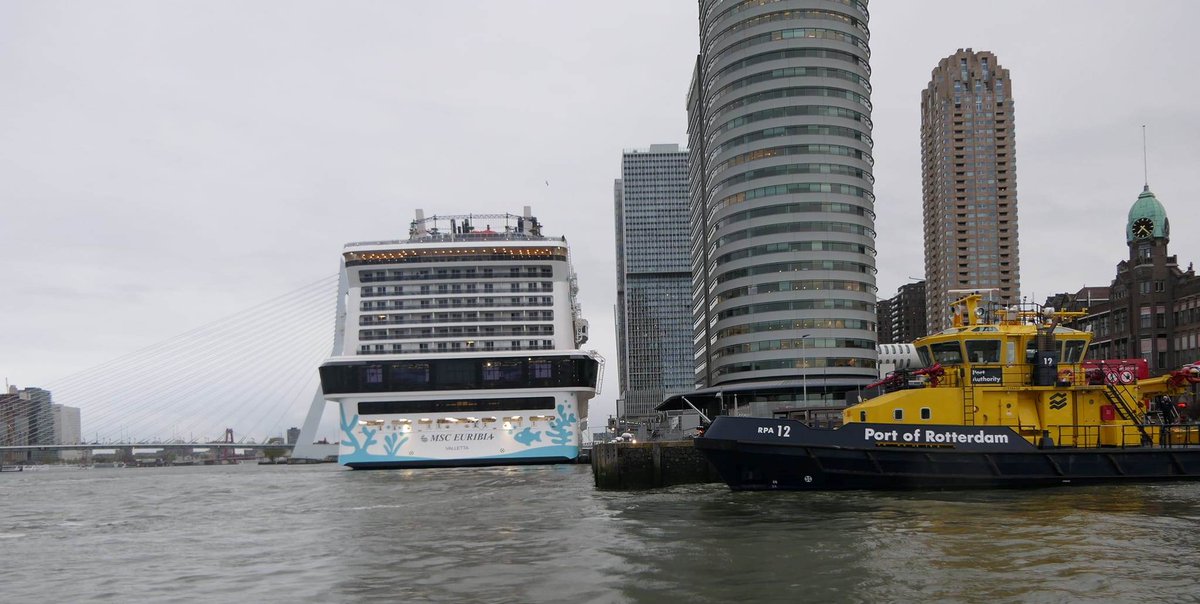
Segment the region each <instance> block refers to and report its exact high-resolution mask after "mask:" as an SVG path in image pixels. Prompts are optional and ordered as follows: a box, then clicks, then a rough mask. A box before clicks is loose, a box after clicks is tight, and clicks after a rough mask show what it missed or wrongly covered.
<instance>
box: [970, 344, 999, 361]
mask: <svg viewBox="0 0 1200 604" xmlns="http://www.w3.org/2000/svg"><path fill="white" fill-rule="evenodd" d="M966 344H967V360H969V361H971V362H972V363H999V362H1000V340H967V342H966Z"/></svg>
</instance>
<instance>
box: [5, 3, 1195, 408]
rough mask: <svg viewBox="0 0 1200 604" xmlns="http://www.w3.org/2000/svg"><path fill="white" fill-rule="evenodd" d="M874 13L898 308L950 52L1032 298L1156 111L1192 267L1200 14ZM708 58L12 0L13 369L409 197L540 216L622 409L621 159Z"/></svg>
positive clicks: (691, 27)
mask: <svg viewBox="0 0 1200 604" xmlns="http://www.w3.org/2000/svg"><path fill="white" fill-rule="evenodd" d="M870 9H871V13H872V16H871V23H870V25H871V30H872V40H871V46H872V52H873V56H872V67H873V71H874V72H873V76H872V83H873V85H874V95H873V101H874V104H875V109H874V120H875V129H874V138H875V159H876V170H875V176H876V179H877V180H876V185H875V192H876V195H877V198H878V200H877V210H878V230H879V238H878V249H879V257H878V266H879V270H880V272H879V277H878V279H879V285H880V294H881V296H890V295H892V294H893V293H894V292H895V289H896V287H897V286H899V285H901V284H903V283H905V282H906V281H907V278H908V277H909V276H912V277H920V276H921V275H922V273H923V268H922V251H921V247H922V244H921V229H920V213H921V187H920V143H919V139H918V129H919V123H920V117H919V103H920V91H921V89H922V88H924V86H925V84H926V83H927V81H928V78H929V74H930V71H931V70H932V69H933V67H934V66H935V65H936V64H937V61H938V60H939V59H941V58H942V57H944V56H947V55H949V54H951V53H952V52H953V51H954V50H955V49H957V48H960V47H964V48H965V47H971V48H975V49H986V50H991V51H993V52H995V53H996V54H997V56H998V57H999V60H1000V63H1001V65H1002V66H1003V67H1005V68H1008V69H1009V70H1010V71H1011V74H1012V79H1013V96H1014V98H1015V105H1016V108H1015V124H1016V139H1017V181H1018V197H1019V208H1020V210H1019V211H1020V235H1021V237H1020V245H1021V269H1022V273H1021V278H1022V286H1023V287H1022V290H1023V292H1024V293H1025V294H1031V295H1032V296H1034V297H1035V299H1039V300H1040V299H1042V298H1044V297H1045V295H1047V294H1049V293H1052V292H1056V291H1073V290H1075V289H1078V288H1079V287H1081V286H1082V285H1084V284H1085V283H1086V284H1089V285H1104V284H1107V283H1108V281H1109V280H1110V279H1111V278H1112V275H1113V272H1114V267H1115V264H1116V263H1117V261H1119V260H1120V259H1122V258H1124V257H1125V255H1126V251H1125V245H1124V242H1125V240H1124V235H1123V232H1122V228H1123V226H1124V220H1125V213H1126V211H1127V210H1128V208H1129V205H1130V204H1131V203H1132V202H1133V200H1134V199H1135V198H1136V196H1137V194H1138V192H1139V191H1140V189H1141V185H1142V158H1141V129H1140V125H1141V124H1143V123H1144V124H1146V125H1147V126H1148V132H1149V142H1150V184H1151V187H1152V189H1153V190H1154V191H1155V193H1156V194H1157V195H1158V196H1159V199H1160V200H1161V201H1162V202H1163V204H1164V205H1165V206H1166V208H1167V211H1168V213H1169V214H1170V216H1171V221H1172V223H1173V226H1174V228H1173V229H1172V232H1173V234H1174V240H1173V241H1172V248H1171V250H1172V251H1173V252H1174V253H1175V254H1177V255H1178V256H1179V258H1180V262H1181V263H1182V264H1184V265H1185V266H1186V264H1187V263H1188V262H1190V261H1192V260H1193V259H1200V249H1198V248H1200V243H1197V241H1196V240H1195V238H1193V237H1191V236H1190V235H1191V234H1193V233H1196V232H1197V227H1198V226H1200V225H1198V222H1200V218H1197V217H1196V215H1195V212H1193V211H1191V209H1192V208H1191V205H1190V202H1192V201H1193V200H1195V199H1197V197H1198V195H1197V193H1198V191H1197V188H1198V185H1197V184H1196V182H1195V179H1193V178H1192V177H1191V176H1192V171H1193V170H1194V169H1195V167H1196V164H1197V160H1200V149H1198V144H1200V143H1198V142H1197V138H1198V137H1197V135H1198V134H1200V124H1198V123H1197V117H1196V114H1195V111H1194V109H1193V105H1194V103H1195V99H1196V98H1197V92H1198V91H1197V87H1198V86H1200V85H1198V84H1197V80H1196V78H1195V77H1193V76H1194V74H1195V73H1196V69H1195V67H1194V66H1193V65H1192V62H1191V59H1192V56H1193V52H1194V44H1193V42H1192V37H1191V36H1192V35H1194V34H1193V33H1192V32H1191V31H1190V28H1191V26H1192V25H1194V23H1196V22H1197V21H1200V3H1194V2H1188V1H1173V2H1168V1H1156V2H1152V1H1147V2H1110V1H1096V0H1090V1H1083V0H1075V1H1061V0H1058V1H1054V2H1046V1H1009V2H983V1H978V2H976V1H970V0H958V1H923V2H913V1H905V2H896V1H894V0H892V1H886V0H877V1H876V2H873V3H871V5H870ZM696 48H697V40H696V3H695V2H694V1H690V0H671V1H667V0H632V1H613V0H610V1H608V2H602V3H581V2H566V1H551V0H545V1H540V2H538V1H512V2H465V1H464V2H454V3H437V2H434V3H417V2H312V1H302V0H300V1H297V0H289V1H287V2H282V1H280V2H254V3H248V2H241V1H236V2H234V1H207V2H198V1H171V2H150V1H145V2H54V1H45V0H29V1H20V0H4V1H0V203H2V207H3V214H2V216H0V240H2V241H3V243H4V245H3V250H4V251H3V254H2V255H0V276H2V277H3V282H4V292H5V294H4V295H3V296H2V297H0V372H2V373H3V374H4V376H5V377H7V379H8V380H9V381H11V382H13V383H15V384H19V385H21V386H34V385H39V384H42V383H47V382H52V381H53V380H55V379H58V378H61V377H64V376H66V375H69V374H72V373H75V372H78V371H81V370H83V369H86V368H89V367H93V366H95V365H98V364H100V363H103V362H105V361H108V360H110V359H113V358H116V357H119V356H121V355H123V354H126V353H128V352H131V351H134V350H137V349H140V348H144V347H146V346H149V345H151V344H154V343H156V342H159V341H162V340H164V339H166V338H168V337H171V336H173V335H175V334H179V333H182V332H185V331H187V330H189V329H191V328H194V327H196V326H198V325H201V324H205V323H209V322H211V321H214V320H217V319H220V318H221V317H225V316H228V315H230V314H232V313H236V312H237V311H240V310H244V309H247V308H249V307H251V306H254V305H256V304H259V303H261V302H263V301H265V300H268V299H270V298H273V297H275V296H277V295H279V294H282V293H284V292H287V291H290V290H293V289H296V288H299V287H301V286H303V285H305V284H308V283H311V282H313V281H316V280H317V279H320V278H322V277H325V276H327V275H331V274H333V273H334V271H335V270H336V266H337V258H338V254H339V252H340V250H341V246H342V244H344V243H345V242H348V241H361V240H369V239H383V238H396V237H403V236H404V235H406V231H407V225H408V223H409V221H410V220H411V219H412V217H413V210H414V209H415V208H424V209H425V210H426V212H427V213H468V212H503V211H510V212H519V211H520V208H521V206H522V205H527V204H528V205H532V206H533V208H534V212H535V214H536V215H537V216H538V217H539V218H540V219H541V220H542V222H543V223H544V224H545V225H546V230H547V232H550V233H562V234H565V235H566V236H567V237H568V240H569V241H570V242H571V244H572V251H573V253H574V260H575V266H576V270H577V271H578V272H579V274H580V288H581V296H582V303H583V309H584V313H585V315H586V316H587V318H588V319H589V320H590V321H591V324H592V334H593V335H592V342H591V343H590V344H589V347H594V348H595V349H597V350H599V351H600V352H601V353H603V354H604V355H605V356H606V357H607V358H608V359H609V361H610V368H609V371H608V373H607V379H606V384H605V390H604V393H603V394H602V395H601V397H600V398H599V399H598V402H597V404H596V405H595V406H594V410H593V414H592V417H593V420H600V419H603V418H604V417H606V416H607V415H608V414H609V413H611V412H612V406H613V402H612V401H613V399H614V398H615V397H616V394H617V393H616V379H615V375H614V374H615V353H614V341H615V338H614V335H613V333H612V331H613V328H612V312H613V311H612V306H613V303H614V283H615V272H614V271H615V268H614V260H613V258H614V254H613V234H612V180H613V179H614V178H616V177H617V176H619V169H620V155H621V150H622V149H623V148H629V147H645V146H648V145H649V144H651V143H671V142H680V143H682V142H686V118H685V110H684V98H685V94H686V91H687V84H688V82H689V78H690V76H691V70H692V64H693V61H694V59H695V53H696ZM547 181H548V182H549V186H547V185H546V184H545V183H546V182H547ZM86 421H87V420H86V410H85V423H86ZM298 421H299V419H298V418H297V420H296V422H298ZM85 430H86V426H85Z"/></svg>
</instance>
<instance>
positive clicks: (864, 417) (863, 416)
mask: <svg viewBox="0 0 1200 604" xmlns="http://www.w3.org/2000/svg"><path fill="white" fill-rule="evenodd" d="M858 421H860V422H865V421H867V412H866V411H859V412H858Z"/></svg>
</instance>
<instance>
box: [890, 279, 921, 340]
mask: <svg viewBox="0 0 1200 604" xmlns="http://www.w3.org/2000/svg"><path fill="white" fill-rule="evenodd" d="M925 317H926V308H925V282H924V281H917V282H915V283H906V284H904V285H901V286H900V289H899V290H898V291H897V292H896V295H895V296H893V297H891V298H888V299H887V300H880V301H879V343H880V344H906V343H910V342H913V341H915V340H916V339H917V338H920V337H923V336H925V334H927V333H928V331H927V324H926V319H925Z"/></svg>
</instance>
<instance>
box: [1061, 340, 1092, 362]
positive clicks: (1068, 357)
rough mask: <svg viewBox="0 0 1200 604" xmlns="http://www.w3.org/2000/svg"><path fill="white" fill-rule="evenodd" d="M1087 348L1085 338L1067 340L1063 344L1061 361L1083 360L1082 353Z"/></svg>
mask: <svg viewBox="0 0 1200 604" xmlns="http://www.w3.org/2000/svg"><path fill="white" fill-rule="evenodd" d="M1086 350H1087V340H1067V341H1066V343H1065V344H1063V356H1062V362H1064V363H1078V362H1080V361H1082V360H1083V353H1084V351H1086Z"/></svg>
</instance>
